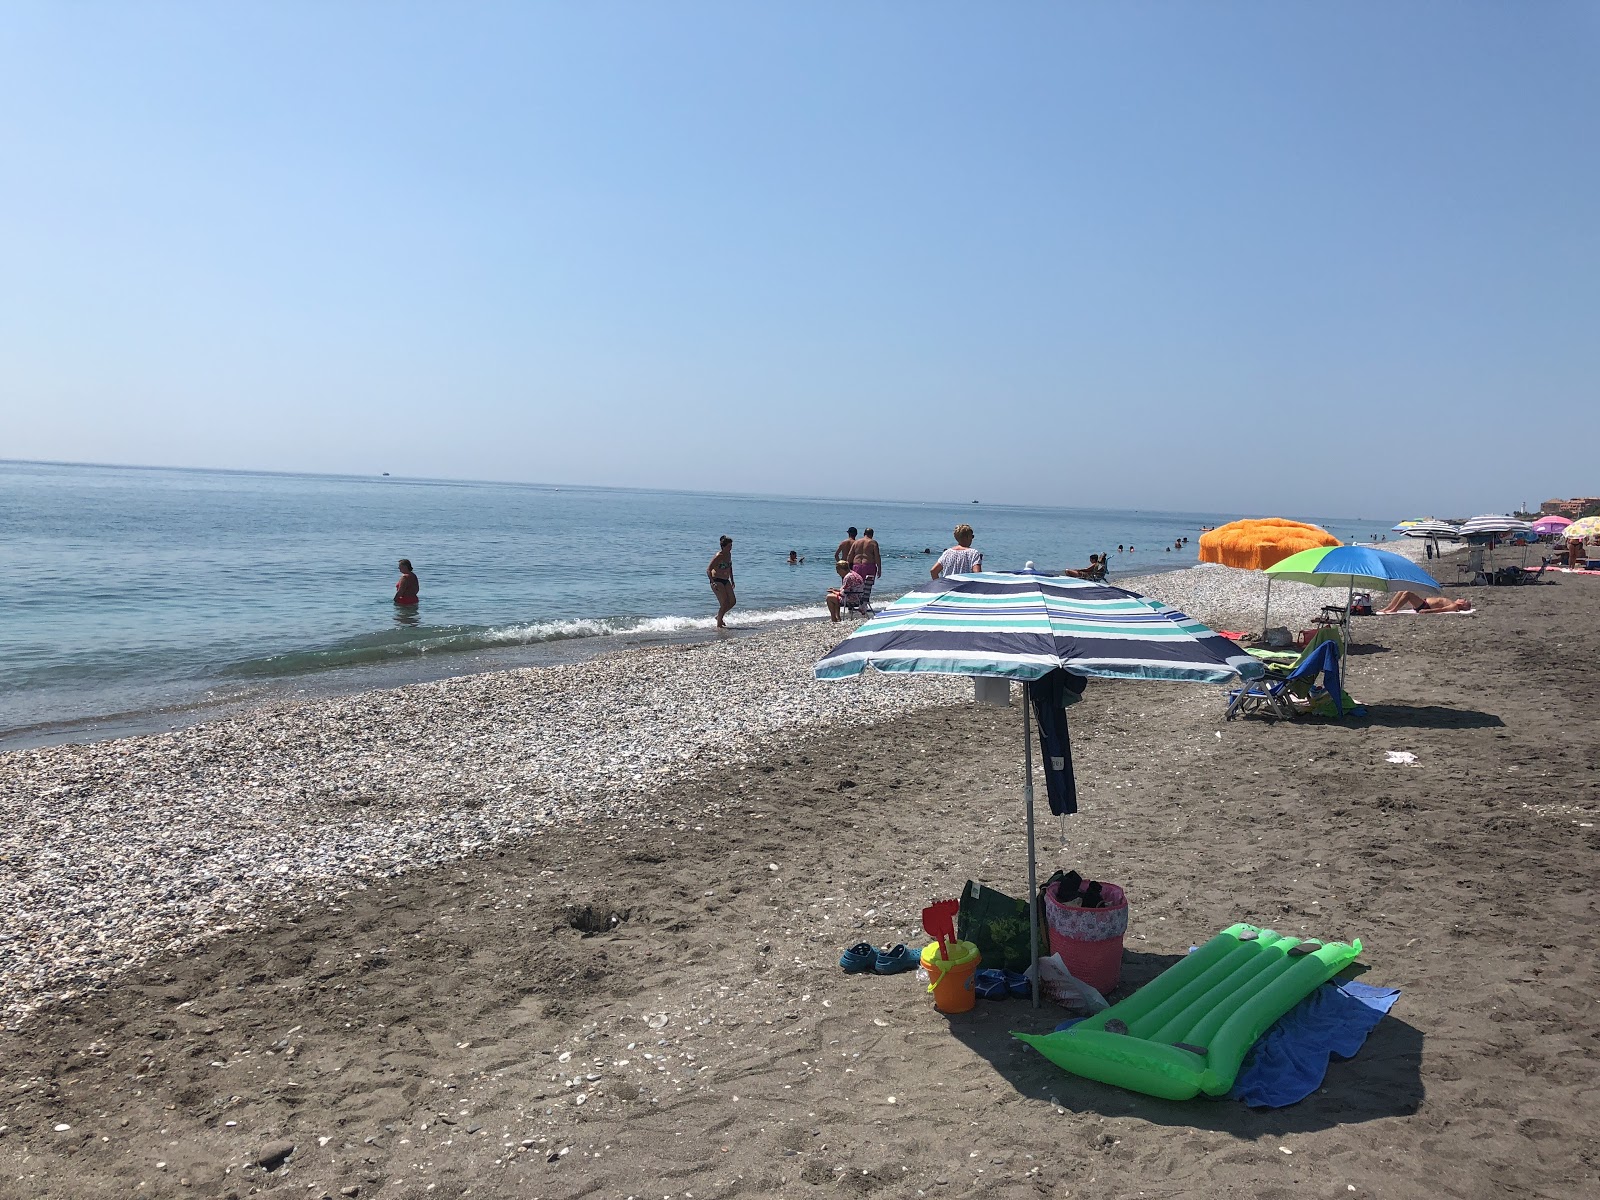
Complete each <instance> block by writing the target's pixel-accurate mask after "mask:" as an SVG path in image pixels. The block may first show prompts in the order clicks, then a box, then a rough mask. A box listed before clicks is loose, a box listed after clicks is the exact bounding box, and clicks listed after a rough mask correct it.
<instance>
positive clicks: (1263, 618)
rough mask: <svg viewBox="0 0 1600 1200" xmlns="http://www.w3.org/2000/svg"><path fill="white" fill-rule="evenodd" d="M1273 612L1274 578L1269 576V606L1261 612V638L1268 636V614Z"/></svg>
mask: <svg viewBox="0 0 1600 1200" xmlns="http://www.w3.org/2000/svg"><path fill="white" fill-rule="evenodd" d="M1271 611H1272V576H1271V575H1268V576H1267V606H1266V607H1265V608H1263V609H1262V610H1261V636H1262V637H1266V636H1267V614H1268V613H1269V612H1271Z"/></svg>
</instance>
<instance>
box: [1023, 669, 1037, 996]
mask: <svg viewBox="0 0 1600 1200" xmlns="http://www.w3.org/2000/svg"><path fill="white" fill-rule="evenodd" d="M1022 761H1023V764H1024V766H1023V768H1022V803H1023V806H1024V807H1025V808H1027V810H1028V930H1029V935H1030V936H1029V941H1028V950H1029V952H1030V953H1031V954H1032V956H1033V1006H1034V1007H1035V1008H1038V1007H1039V881H1038V873H1037V871H1036V870H1035V868H1034V864H1033V738H1032V737H1031V736H1029V729H1028V685H1027V684H1026V683H1024V684H1023V685H1022Z"/></svg>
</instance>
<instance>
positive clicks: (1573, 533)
mask: <svg viewBox="0 0 1600 1200" xmlns="http://www.w3.org/2000/svg"><path fill="white" fill-rule="evenodd" d="M1561 536H1562V537H1564V538H1578V539H1580V540H1582V541H1585V542H1587V541H1588V540H1589V539H1590V538H1600V517H1579V518H1578V519H1577V520H1576V521H1574V522H1573V523H1572V524H1571V525H1568V526H1567V527H1566V528H1565V529H1563V530H1562V531H1561Z"/></svg>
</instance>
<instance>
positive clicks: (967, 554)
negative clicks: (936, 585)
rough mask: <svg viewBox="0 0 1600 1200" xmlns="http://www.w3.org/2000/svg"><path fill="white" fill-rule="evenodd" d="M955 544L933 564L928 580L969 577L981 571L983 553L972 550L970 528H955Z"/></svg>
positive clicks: (962, 526) (961, 526) (968, 526)
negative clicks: (955, 576) (945, 576)
mask: <svg viewBox="0 0 1600 1200" xmlns="http://www.w3.org/2000/svg"><path fill="white" fill-rule="evenodd" d="M955 536H956V544H955V545H954V546H951V547H950V549H948V550H946V551H945V552H944V553H943V554H941V555H939V561H938V562H936V563H934V564H933V568H932V570H930V571H929V572H928V578H930V579H938V578H939V577H940V576H941V575H971V574H973V573H974V572H977V571H982V570H983V551H982V550H974V549H973V548H972V526H971V525H957V526H956V528H955Z"/></svg>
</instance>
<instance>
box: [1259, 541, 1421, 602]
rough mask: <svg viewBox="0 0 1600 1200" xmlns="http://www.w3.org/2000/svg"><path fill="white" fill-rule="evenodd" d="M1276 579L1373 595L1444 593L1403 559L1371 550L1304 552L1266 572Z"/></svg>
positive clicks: (1386, 551) (1397, 555)
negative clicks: (1369, 592) (1370, 590)
mask: <svg viewBox="0 0 1600 1200" xmlns="http://www.w3.org/2000/svg"><path fill="white" fill-rule="evenodd" d="M1267 574H1268V575H1271V576H1273V577H1274V578H1276V579H1292V580H1293V581H1295V582H1296V583H1309V584H1312V585H1313V586H1315V587H1342V588H1349V589H1351V590H1354V589H1355V588H1358V587H1360V588H1371V589H1373V590H1374V591H1381V592H1393V591H1413V592H1430V593H1434V594H1437V593H1439V592H1442V591H1443V590H1444V589H1443V588H1441V587H1440V586H1439V581H1438V580H1436V579H1435V578H1434V577H1433V576H1432V575H1429V574H1428V573H1427V572H1426V571H1424V570H1423V569H1422V568H1421V567H1419V566H1418V565H1417V564H1416V563H1414V562H1412V561H1411V560H1410V559H1409V558H1406V557H1405V556H1404V555H1400V554H1394V553H1392V552H1390V551H1388V550H1378V549H1375V548H1373V547H1371V546H1335V547H1334V548H1333V549H1331V550H1304V551H1302V552H1301V553H1299V554H1296V555H1293V556H1292V557H1290V558H1286V559H1284V560H1283V561H1282V562H1281V563H1277V564H1276V565H1274V566H1270V567H1268V568H1267Z"/></svg>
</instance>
